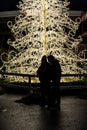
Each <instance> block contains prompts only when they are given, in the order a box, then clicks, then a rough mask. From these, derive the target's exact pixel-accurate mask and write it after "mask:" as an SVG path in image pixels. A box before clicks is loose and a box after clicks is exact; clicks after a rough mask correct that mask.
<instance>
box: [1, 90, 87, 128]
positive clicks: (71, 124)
mask: <svg viewBox="0 0 87 130" xmlns="http://www.w3.org/2000/svg"><path fill="white" fill-rule="evenodd" d="M23 96H25V95H22V94H21V95H20V94H12V93H4V94H1V95H0V130H87V99H86V98H84V97H85V96H76V95H74V96H73V95H72V96H70V95H69V96H67V95H66V96H62V97H61V110H60V111H49V110H47V109H45V108H41V107H40V106H39V105H38V104H26V103H22V102H16V101H20V99H21V98H22V97H23Z"/></svg>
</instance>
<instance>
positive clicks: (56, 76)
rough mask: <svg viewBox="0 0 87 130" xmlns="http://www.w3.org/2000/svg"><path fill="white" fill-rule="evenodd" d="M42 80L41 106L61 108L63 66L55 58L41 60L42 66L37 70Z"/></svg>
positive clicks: (50, 56)
mask: <svg viewBox="0 0 87 130" xmlns="http://www.w3.org/2000/svg"><path fill="white" fill-rule="evenodd" d="M37 76H38V77H39V80H40V90H41V102H40V105H41V106H43V107H44V106H45V105H48V107H49V108H50V107H51V108H52V107H56V108H60V79H61V66H60V64H59V61H58V60H57V59H55V57H54V56H52V55H49V56H48V57H46V56H45V55H44V56H43V57H42V59H41V65H40V67H39V68H38V70H37Z"/></svg>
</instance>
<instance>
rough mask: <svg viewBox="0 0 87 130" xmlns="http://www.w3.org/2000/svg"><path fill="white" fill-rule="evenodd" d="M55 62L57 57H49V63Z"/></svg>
mask: <svg viewBox="0 0 87 130" xmlns="http://www.w3.org/2000/svg"><path fill="white" fill-rule="evenodd" d="M54 60H55V57H54V56H53V55H49V56H48V61H49V62H51V63H52V62H53V61H54Z"/></svg>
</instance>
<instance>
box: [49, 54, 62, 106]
mask: <svg viewBox="0 0 87 130" xmlns="http://www.w3.org/2000/svg"><path fill="white" fill-rule="evenodd" d="M48 61H49V63H50V65H51V71H50V76H51V80H52V93H51V95H50V99H49V107H50V106H51V107H57V108H60V79H61V66H60V64H59V61H58V60H57V59H55V57H54V56H52V55H49V56H48Z"/></svg>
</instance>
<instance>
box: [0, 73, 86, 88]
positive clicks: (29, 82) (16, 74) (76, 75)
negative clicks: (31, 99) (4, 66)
mask: <svg viewBox="0 0 87 130" xmlns="http://www.w3.org/2000/svg"><path fill="white" fill-rule="evenodd" d="M0 74H1V75H2V77H3V76H6V75H7V76H22V77H28V84H29V87H30V86H31V78H32V77H37V75H31V74H22V73H21V74H20V73H8V72H0ZM61 76H62V77H80V78H81V77H87V74H62V75H61Z"/></svg>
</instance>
